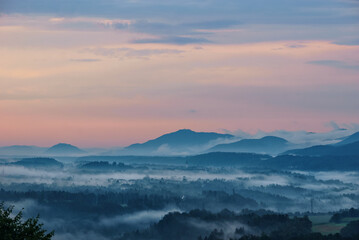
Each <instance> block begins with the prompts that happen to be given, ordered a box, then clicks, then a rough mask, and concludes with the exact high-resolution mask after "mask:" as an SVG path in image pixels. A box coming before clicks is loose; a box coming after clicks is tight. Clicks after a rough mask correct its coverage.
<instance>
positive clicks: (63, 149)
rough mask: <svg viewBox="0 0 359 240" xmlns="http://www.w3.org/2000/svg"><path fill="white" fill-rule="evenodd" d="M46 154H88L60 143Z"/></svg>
mask: <svg viewBox="0 0 359 240" xmlns="http://www.w3.org/2000/svg"><path fill="white" fill-rule="evenodd" d="M45 153H46V154H47V155H80V154H84V153H86V152H85V151H83V150H81V149H79V148H78V147H75V146H73V145H71V144H67V143H59V144H56V145H54V146H52V147H50V148H49V149H47V150H46V152H45Z"/></svg>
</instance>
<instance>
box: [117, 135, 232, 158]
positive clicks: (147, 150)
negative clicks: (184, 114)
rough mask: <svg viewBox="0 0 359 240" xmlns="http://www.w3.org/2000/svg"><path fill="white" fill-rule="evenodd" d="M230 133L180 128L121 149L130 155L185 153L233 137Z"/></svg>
mask: <svg viewBox="0 0 359 240" xmlns="http://www.w3.org/2000/svg"><path fill="white" fill-rule="evenodd" d="M233 137H234V136H233V135H230V134H220V133H214V132H194V131H192V130H189V129H182V130H178V131H176V132H172V133H168V134H165V135H162V136H160V137H158V138H156V139H153V140H150V141H147V142H145V143H136V144H132V145H130V146H128V147H126V148H124V149H123V150H122V153H123V154H132V155H146V154H149V155H166V154H170V153H171V152H176V153H186V152H191V151H195V150H197V151H198V148H201V147H202V148H205V147H206V145H208V144H210V143H211V142H212V141H215V140H218V139H230V138H233Z"/></svg>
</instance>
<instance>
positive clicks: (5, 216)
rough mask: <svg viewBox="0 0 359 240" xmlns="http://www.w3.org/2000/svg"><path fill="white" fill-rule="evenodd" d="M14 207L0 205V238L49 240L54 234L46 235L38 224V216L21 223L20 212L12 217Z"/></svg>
mask: <svg viewBox="0 0 359 240" xmlns="http://www.w3.org/2000/svg"><path fill="white" fill-rule="evenodd" d="M13 209H14V207H13V206H10V207H8V208H5V206H4V203H0V236H1V239H4V240H51V238H52V237H53V236H54V232H53V231H52V232H50V233H46V230H44V229H43V228H42V226H43V224H40V223H39V216H37V217H36V218H29V219H27V220H26V221H22V215H23V214H22V211H20V212H19V213H18V214H17V215H15V216H14V217H12V216H13V214H12V212H13Z"/></svg>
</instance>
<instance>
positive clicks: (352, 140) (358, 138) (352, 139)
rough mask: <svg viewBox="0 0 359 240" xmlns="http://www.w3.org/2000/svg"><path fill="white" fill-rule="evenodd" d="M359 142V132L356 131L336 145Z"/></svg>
mask: <svg viewBox="0 0 359 240" xmlns="http://www.w3.org/2000/svg"><path fill="white" fill-rule="evenodd" d="M355 142H359V132H356V133H354V134H352V135H350V136H349V137H346V138H345V139H344V140H343V141H341V142H338V143H336V144H335V145H336V146H341V145H346V144H350V143H355Z"/></svg>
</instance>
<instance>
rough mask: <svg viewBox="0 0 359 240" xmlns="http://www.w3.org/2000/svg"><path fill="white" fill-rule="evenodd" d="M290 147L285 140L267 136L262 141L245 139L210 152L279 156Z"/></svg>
mask: <svg viewBox="0 0 359 240" xmlns="http://www.w3.org/2000/svg"><path fill="white" fill-rule="evenodd" d="M290 145H291V144H290V143H289V142H288V141H287V140H285V139H284V138H279V137H273V136H267V137H263V138H260V139H243V140H240V141H238V142H233V143H227V144H219V145H216V146H214V147H212V148H210V149H209V150H208V151H209V152H252V153H267V154H277V153H281V152H283V151H285V150H287V149H288V148H289V146H290Z"/></svg>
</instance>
